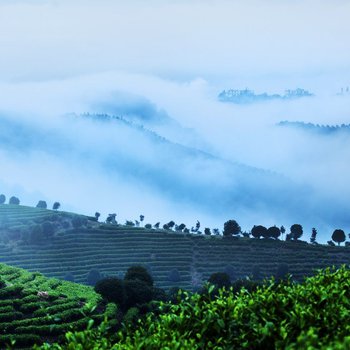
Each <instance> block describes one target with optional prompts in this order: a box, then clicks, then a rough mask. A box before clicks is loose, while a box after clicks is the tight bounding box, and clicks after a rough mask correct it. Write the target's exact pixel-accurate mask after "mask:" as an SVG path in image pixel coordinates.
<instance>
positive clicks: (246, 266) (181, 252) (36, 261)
mask: <svg viewBox="0 0 350 350" xmlns="http://www.w3.org/2000/svg"><path fill="white" fill-rule="evenodd" d="M74 217H80V218H82V220H81V222H80V224H79V225H80V227H78V228H73V226H72V218H74ZM4 218H6V220H5V222H6V223H5V226H4V224H2V225H1V228H0V239H1V243H0V259H1V262H5V263H8V264H10V265H14V266H19V267H23V268H26V269H28V270H30V271H40V272H42V273H44V274H45V275H46V276H49V277H58V278H65V276H66V275H67V273H69V274H71V275H73V276H74V279H75V281H76V282H79V283H86V282H87V275H88V273H89V272H90V270H92V269H97V270H99V271H100V272H101V273H103V274H105V275H117V276H119V277H122V276H123V275H124V273H125V271H126V270H127V268H128V267H130V266H131V265H134V264H141V265H144V266H146V267H147V268H148V269H149V270H150V272H151V273H152V275H153V277H154V280H155V283H156V284H157V285H158V286H159V287H162V288H170V287H172V286H181V287H183V288H186V289H192V288H197V287H199V286H200V285H201V284H202V283H203V282H204V281H205V280H207V278H208V277H209V276H210V274H212V273H214V272H220V271H226V272H228V273H229V274H230V275H231V276H232V278H233V279H235V278H242V277H245V276H247V275H251V274H252V272H253V270H256V268H257V267H258V269H260V273H261V276H262V277H264V276H271V275H274V274H275V273H276V271H277V268H278V266H279V264H281V263H287V264H288V266H289V272H290V273H291V274H293V276H294V277H295V278H296V279H298V280H301V279H302V278H303V276H305V275H311V274H312V273H313V270H314V269H316V268H323V267H327V266H331V265H337V266H339V265H341V264H344V263H345V264H349V263H350V255H349V248H347V247H329V246H323V245H310V244H306V243H305V242H284V241H274V240H265V239H264V240H263V239H261V240H256V239H248V238H239V239H233V238H231V239H230V238H222V237H221V236H204V235H196V234H184V233H175V232H173V231H169V230H154V229H146V228H141V227H140V228H137V227H130V226H125V225H111V224H109V225H107V224H102V223H97V222H94V221H91V220H88V218H87V217H82V216H77V215H75V214H70V213H64V212H53V211H51V210H44V209H37V208H30V207H22V206H8V205H2V206H0V223H3V221H4ZM48 220H51V221H48ZM44 222H46V225H47V222H50V223H51V224H52V226H53V227H54V230H53V232H52V233H51V234H50V235H48V236H47V237H46V236H41V238H40V239H37V240H36V241H35V242H33V241H31V236H30V234H31V233H30V232H28V230H30V228H32V227H36V226H37V225H43V224H44ZM19 223H21V225H19ZM33 223H35V224H34V225H33ZM28 236H29V238H28ZM174 276H175V277H174Z"/></svg>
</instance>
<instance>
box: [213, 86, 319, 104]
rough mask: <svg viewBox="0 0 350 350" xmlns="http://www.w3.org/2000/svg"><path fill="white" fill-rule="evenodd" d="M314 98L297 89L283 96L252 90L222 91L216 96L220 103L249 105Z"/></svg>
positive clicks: (310, 94) (306, 92) (288, 91)
mask: <svg viewBox="0 0 350 350" xmlns="http://www.w3.org/2000/svg"><path fill="white" fill-rule="evenodd" d="M311 96H314V95H313V94H312V93H310V92H309V91H307V90H304V89H300V88H297V89H295V90H286V91H285V94H284V95H279V94H273V95H269V94H268V93H266V92H264V93H262V94H255V92H254V91H253V90H249V89H244V90H235V89H229V90H224V91H222V92H221V93H220V94H219V95H218V99H219V101H221V102H230V103H236V104H250V103H255V102H263V101H271V100H281V101H283V100H294V99H298V98H302V97H311Z"/></svg>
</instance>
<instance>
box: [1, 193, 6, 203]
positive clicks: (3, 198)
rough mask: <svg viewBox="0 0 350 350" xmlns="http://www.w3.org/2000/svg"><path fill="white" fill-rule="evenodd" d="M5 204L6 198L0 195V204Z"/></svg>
mask: <svg viewBox="0 0 350 350" xmlns="http://www.w3.org/2000/svg"><path fill="white" fill-rule="evenodd" d="M5 202H6V196H5V195H4V194H0V204H4V203H5Z"/></svg>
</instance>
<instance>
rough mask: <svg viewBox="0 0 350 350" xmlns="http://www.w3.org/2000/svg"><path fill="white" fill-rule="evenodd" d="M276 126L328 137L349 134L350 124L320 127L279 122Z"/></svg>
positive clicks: (302, 123)
mask: <svg viewBox="0 0 350 350" xmlns="http://www.w3.org/2000/svg"><path fill="white" fill-rule="evenodd" d="M277 125H278V126H282V127H289V128H297V129H302V130H305V131H309V132H313V133H318V134H323V135H330V134H336V133H344V132H346V133H350V124H341V125H322V124H321V125H320V124H313V123H304V122H290V121H287V120H285V121H281V122H279V123H278V124H277Z"/></svg>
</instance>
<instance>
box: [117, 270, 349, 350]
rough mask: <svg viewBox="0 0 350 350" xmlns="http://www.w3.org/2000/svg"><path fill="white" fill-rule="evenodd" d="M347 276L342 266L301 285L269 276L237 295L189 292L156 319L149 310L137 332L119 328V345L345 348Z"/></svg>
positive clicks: (135, 346) (256, 348) (130, 346)
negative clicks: (269, 278)
mask: <svg viewBox="0 0 350 350" xmlns="http://www.w3.org/2000/svg"><path fill="white" fill-rule="evenodd" d="M349 279H350V271H349V270H347V269H345V268H344V267H343V268H341V269H339V270H338V271H334V270H330V269H326V270H324V271H322V272H320V273H319V274H318V275H317V276H315V277H312V278H308V279H307V280H306V281H305V282H304V283H303V284H295V283H280V284H275V283H274V282H273V281H269V282H266V284H265V285H264V286H262V287H259V288H257V289H256V291H254V292H252V293H249V292H247V291H246V290H241V291H240V292H239V294H238V295H237V296H236V297H235V296H234V294H233V291H231V292H229V293H227V292H225V293H223V292H220V295H219V296H218V297H217V298H215V299H210V296H208V295H206V294H204V295H198V294H194V295H192V296H189V295H188V296H187V297H186V298H185V300H183V301H182V302H181V303H180V304H178V305H170V306H166V312H165V313H164V314H161V315H160V316H159V318H158V319H155V318H154V316H153V315H149V316H148V317H147V319H146V320H145V321H143V322H142V324H141V326H140V327H139V328H138V329H137V330H136V331H134V332H130V333H129V332H127V331H126V332H125V333H122V332H121V333H119V336H120V342H119V343H118V344H117V345H116V346H115V349H119V350H121V349H130V350H131V349H137V348H145V349H162V348H163V349H165V348H169V349H172V348H174V349H175V348H178V349H180V348H181V349H190V348H191V349H251V350H258V349H259V350H261V349H289V350H291V349H294V350H297V349H314V350H316V349H326V348H327V349H332V348H329V347H327V346H328V345H329V344H336V345H335V346H336V348H337V349H342V347H341V344H344V342H345V339H346V342H347V343H348V344H350V341H349V340H350V339H349V337H348V334H349V332H350V324H349V322H348V321H349V316H348V315H349V309H350V289H349V288H348V281H349ZM164 308H165V307H164ZM233 316H234V317H233ZM345 337H347V338H345ZM183 344H187V345H183ZM306 345H307V346H306ZM311 345H312V347H310V346H311Z"/></svg>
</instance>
